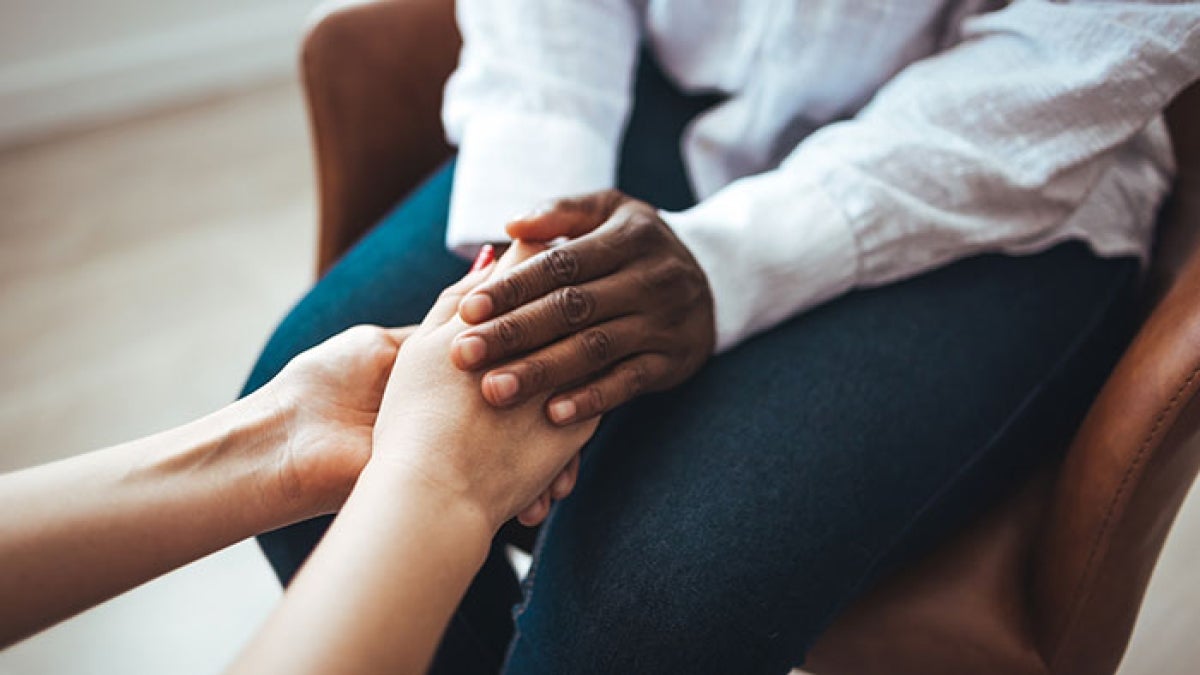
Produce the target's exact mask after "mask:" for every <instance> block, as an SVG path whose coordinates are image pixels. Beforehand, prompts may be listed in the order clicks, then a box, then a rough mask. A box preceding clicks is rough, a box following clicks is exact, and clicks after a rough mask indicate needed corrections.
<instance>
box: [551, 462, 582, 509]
mask: <svg viewBox="0 0 1200 675" xmlns="http://www.w3.org/2000/svg"><path fill="white" fill-rule="evenodd" d="M578 479H579V455H578V454H576V455H575V456H574V457H572V458H571V463H570V464H568V465H567V468H565V469H563V470H562V473H560V474H558V477H557V478H555V479H554V482H553V483H551V484H550V498H551V499H553V500H555V501H561V500H563V499H566V498H567V496H568V495H570V494H571V490H574V489H575V481H576V480H578Z"/></svg>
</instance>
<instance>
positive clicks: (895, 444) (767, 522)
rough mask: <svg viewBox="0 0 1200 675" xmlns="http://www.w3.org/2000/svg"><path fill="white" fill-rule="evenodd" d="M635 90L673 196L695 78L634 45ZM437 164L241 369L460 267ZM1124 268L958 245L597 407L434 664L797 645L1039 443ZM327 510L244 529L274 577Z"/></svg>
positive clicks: (415, 295)
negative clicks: (527, 557)
mask: <svg viewBox="0 0 1200 675" xmlns="http://www.w3.org/2000/svg"><path fill="white" fill-rule="evenodd" d="M636 100H637V104H636V109H635V112H634V116H633V120H632V121H631V125H630V128H629V131H628V132H627V134H626V142H625V146H624V150H623V159H622V168H621V171H620V184H621V186H622V188H623V189H625V190H626V191H627V192H630V193H632V194H634V195H635V196H639V197H642V198H644V199H647V200H648V201H650V202H652V203H654V204H656V205H659V206H661V207H664V208H680V207H683V206H686V205H687V204H688V203H689V202H690V201H691V199H692V198H691V195H690V193H689V191H688V188H687V185H686V180H685V179H684V173H683V168H682V165H681V163H680V159H679V153H678V137H679V133H680V130H681V129H682V127H683V124H684V123H685V122H686V121H687V119H689V118H690V117H691V116H692V115H694V114H695V113H696V112H697V111H698V110H700V109H702V108H703V107H704V106H706V105H708V104H709V103H711V100H705V99H702V98H686V97H682V96H680V95H679V94H678V93H677V92H675V91H674V90H673V89H672V88H671V87H670V86H669V85H668V84H667V83H666V82H665V81H664V80H663V79H662V78H661V76H660V75H659V74H658V73H657V71H655V70H654V69H653V68H652V67H650V66H648V65H645V64H644V65H643V67H642V69H641V72H640V74H639V80H638V88H637V92H636ZM452 172H453V164H451V165H448V166H446V167H445V168H443V169H442V170H440V171H439V172H438V173H437V174H436V175H434V176H433V177H432V178H431V179H430V180H429V181H428V182H427V183H426V184H425V185H424V186H423V187H421V188H420V189H419V190H417V191H416V192H415V193H414V194H413V195H412V196H411V197H410V198H408V199H407V200H406V201H405V202H404V203H402V204H401V205H399V206H398V207H397V208H396V209H395V210H394V211H393V212H392V213H391V214H390V215H388V216H387V217H386V218H385V219H384V220H383V222H381V223H380V224H379V226H378V227H377V228H375V229H374V230H373V231H372V232H371V233H370V234H369V235H368V236H367V237H366V238H365V239H364V240H363V241H362V242H361V243H360V244H359V245H358V246H356V247H355V248H354V249H353V250H352V251H350V252H349V253H348V254H347V255H346V257H345V258H344V259H343V260H342V261H341V262H340V263H339V264H338V265H337V266H336V267H335V268H334V269H333V270H331V271H330V273H329V274H328V275H327V276H326V277H325V278H324V279H322V280H321V281H320V282H319V283H318V284H317V285H316V286H315V287H314V288H313V289H312V291H311V292H310V293H309V294H308V295H307V296H306V297H305V298H304V299H303V300H301V301H300V303H299V304H298V305H297V306H296V307H295V309H293V310H292V312H291V313H290V314H289V315H288V316H287V318H286V319H284V321H283V322H282V323H281V324H280V326H279V328H278V330H277V331H276V332H275V334H274V335H273V336H272V337H271V339H270V341H269V343H268V344H267V346H266V349H265V350H264V351H263V354H262V357H261V358H260V360H259V362H258V364H257V365H256V367H255V368H254V371H253V374H252V375H251V376H250V379H249V382H248V383H247V385H246V389H247V391H250V390H252V389H254V388H256V387H258V386H261V385H262V384H263V383H264V382H265V381H267V380H268V379H270V378H271V377H272V376H274V375H275V373H276V372H278V371H279V369H280V368H282V366H283V365H284V364H285V363H286V362H287V361H288V360H289V359H290V358H291V357H292V356H294V355H295V354H297V353H298V352H300V351H302V350H304V349H306V348H308V347H310V346H312V345H314V344H316V343H318V342H320V341H321V340H323V339H325V338H327V337H329V336H330V335H333V334H334V333H336V332H338V331H341V330H342V329H344V328H346V327H348V326H351V325H354V324H356V323H362V322H372V323H378V324H386V325H400V324H409V323H415V322H417V321H419V320H420V319H421V317H422V316H423V314H424V313H425V310H426V309H427V308H428V306H429V305H430V303H431V302H432V300H433V299H434V298H435V297H436V295H437V293H438V291H439V290H440V289H441V288H443V287H444V286H446V285H447V284H449V283H451V282H452V281H454V280H455V279H456V278H458V277H459V276H460V275H461V274H462V273H463V271H464V270H465V268H466V264H465V263H464V262H463V261H461V260H458V259H457V258H455V257H453V256H451V255H450V254H448V253H446V251H445V250H444V247H443V243H442V239H443V235H444V230H445V223H446V211H447V202H448V197H449V193H450V185H451V178H452ZM1136 280H1137V266H1136V263H1135V262H1134V261H1132V260H1127V259H1125V260H1104V259H1100V258H1097V257H1096V256H1094V255H1093V254H1092V253H1091V252H1090V251H1089V250H1088V249H1087V248H1086V247H1085V246H1083V245H1081V244H1078V243H1067V244H1062V245H1060V246H1057V247H1055V248H1053V249H1051V250H1049V251H1046V252H1044V253H1040V254H1037V255H1030V256H1025V257H1009V256H1004V255H983V256H979V257H975V258H971V259H968V260H963V261H960V262H957V263H955V264H952V265H950V266H948V267H945V268H943V269H940V270H937V271H934V272H931V273H928V274H925V275H922V276H919V277H917V278H913V279H910V280H907V281H904V282H901V283H897V284H893V285H890V286H887V287H884V288H877V289H872V290H865V291H857V292H854V293H851V294H849V295H846V296H844V297H842V298H839V299H837V300H835V301H833V302H830V303H828V304H827V305H825V306H823V307H821V308H818V309H816V310H814V311H810V312H808V313H806V314H804V315H803V316H799V317H797V318H794V319H792V320H791V321H788V322H786V323H784V324H782V325H780V326H778V327H776V328H775V329H773V330H771V331H770V332H768V333H766V334H764V335H761V336H759V337H757V338H755V339H752V340H750V341H748V342H746V343H745V344H743V345H741V346H739V347H737V348H736V349H734V350H732V351H730V352H729V353H727V354H724V355H721V356H719V357H716V358H713V359H712V360H711V361H710V362H709V363H708V365H707V366H706V367H705V368H704V369H703V370H701V371H700V372H699V373H698V374H697V375H696V376H695V377H694V378H692V379H691V380H690V381H688V382H687V383H685V384H683V385H682V386H680V387H678V388H676V389H675V390H673V391H670V392H666V393H662V394H657V395H653V396H646V397H643V398H641V399H639V400H637V401H635V402H634V403H632V404H630V405H628V406H626V407H624V408H623V409H621V410H619V411H617V412H615V413H613V414H612V415H610V416H608V417H607V418H606V419H605V420H604V422H603V424H602V425H601V427H600V430H599V431H598V432H597V434H596V436H595V438H594V439H593V440H592V441H591V443H590V444H589V445H588V446H587V448H586V449H585V453H584V461H583V464H582V467H581V470H580V478H579V484H578V486H577V488H576V490H575V493H574V494H573V495H572V496H571V497H570V498H568V499H567V500H565V501H564V502H562V503H561V504H559V505H558V506H556V507H555V508H554V510H553V511H552V513H551V515H550V517H549V519H548V521H547V522H546V524H545V525H544V527H543V529H542V533H541V536H540V538H539V541H538V546H537V548H536V551H535V562H534V566H533V569H532V570H531V572H530V574H529V577H528V578H527V580H526V582H525V587H524V589H523V593H522V592H521V591H520V590H519V589H518V587H517V582H516V579H515V577H514V575H513V572H512V570H511V568H510V567H509V565H508V563H507V561H506V560H505V559H504V556H503V555H502V553H501V551H500V549H499V547H498V546H497V548H496V549H494V551H493V555H492V556H491V557H490V558H489V560H488V562H487V563H486V564H485V566H484V568H483V569H482V571H481V572H480V574H479V576H478V577H477V578H476V580H475V582H474V583H473V584H472V586H471V589H470V590H469V592H468V594H467V597H466V598H465V599H464V600H463V603H462V605H461V607H460V610H459V612H458V614H457V615H456V616H455V618H454V620H453V622H452V624H451V626H450V627H449V629H448V631H447V633H446V637H445V638H444V640H443V643H442V646H441V648H440V650H439V652H438V656H437V660H436V663H435V666H434V670H435V672H447V673H451V672H453V673H458V672H494V671H496V670H498V669H500V668H501V666H502V665H503V666H504V667H505V668H506V669H507V670H508V671H509V672H513V673H526V672H539V673H540V672H544V673H637V672H646V673H675V672H687V673H693V674H694V673H735V672H736V673H756V672H757V673H767V672H770V673H780V672H784V671H785V670H786V669H787V668H789V667H790V666H792V665H797V664H800V663H802V661H803V658H804V654H805V652H806V650H807V649H808V647H809V646H810V645H811V644H812V643H813V641H814V640H815V639H816V638H817V637H818V636H819V635H820V633H821V631H822V630H823V629H824V628H825V627H826V626H827V625H828V624H829V623H830V622H831V621H832V620H833V619H834V617H836V616H837V614H838V612H839V610H841V609H843V608H844V607H846V605H847V603H849V602H850V601H852V600H853V599H854V598H855V597H857V596H858V595H860V594H861V593H862V592H864V591H865V590H867V589H868V588H869V587H870V585H871V584H872V582H874V581H875V580H877V579H878V578H879V577H880V576H881V575H883V574H886V573H887V572H888V571H890V570H892V569H894V568H896V567H897V566H898V565H901V564H903V563H905V562H906V561H909V560H911V559H912V558H913V557H914V556H916V555H918V554H920V553H921V552H922V551H923V550H925V549H927V548H928V547H929V546H931V545H933V544H935V543H936V542H938V541H940V540H942V539H944V538H945V537H946V536H948V535H949V534H951V533H952V532H953V531H954V530H955V529H957V528H959V527H961V526H963V525H964V524H965V523H967V522H969V520H970V519H971V518H972V517H973V516H974V515H976V514H978V513H979V512H980V511H981V510H982V509H984V508H985V507H987V506H988V505H989V504H990V503H992V502H994V501H995V500H996V499H997V498H998V497H999V496H1001V495H1002V494H1003V493H1004V492H1005V491H1007V490H1009V489H1011V488H1012V487H1013V486H1014V485H1015V484H1017V483H1019V482H1020V481H1021V480H1022V479H1023V478H1024V477H1026V476H1028V475H1029V473H1030V472H1031V470H1032V469H1033V468H1034V467H1036V466H1037V465H1038V464H1040V463H1042V462H1046V461H1050V460H1052V459H1053V457H1051V456H1050V453H1049V452H1048V450H1047V448H1055V447H1061V445H1062V443H1063V442H1064V441H1065V439H1067V438H1068V437H1069V435H1070V433H1071V431H1072V430H1073V428H1074V426H1075V425H1076V424H1077V422H1078V420H1079V418H1080V417H1081V415H1082V413H1083V411H1084V410H1085V409H1086V407H1087V405H1088V403H1089V402H1090V401H1091V399H1092V397H1093V396H1094V394H1095V392H1096V390H1097V388H1098V386H1099V384H1100V383H1101V382H1102V381H1103V378H1104V375H1105V374H1106V373H1107V371H1108V370H1109V368H1110V367H1111V365H1112V363H1113V361H1114V359H1115V357H1116V355H1117V354H1118V353H1119V351H1120V348H1121V347H1122V345H1123V344H1124V341H1125V339H1126V336H1127V333H1128V327H1129V318H1128V308H1129V305H1130V302H1129V301H1130V299H1131V296H1132V293H1133V289H1134V287H1135V285H1136ZM327 524H328V519H321V520H317V521H311V522H308V523H301V524H298V525H294V526H292V527H288V528H285V529H283V530H280V531H278V532H274V533H271V534H268V535H264V536H263V537H262V545H263V548H264V550H265V551H266V553H267V556H268V557H269V558H270V560H271V563H272V565H273V566H274V567H275V569H276V571H277V572H278V573H279V576H280V578H281V579H283V580H284V581H285V582H286V581H287V580H289V579H290V578H291V576H292V575H293V574H294V573H295V571H296V569H297V567H298V566H299V565H300V563H301V562H302V561H303V560H304V557H305V556H306V555H307V554H308V553H309V551H310V550H311V549H312V547H313V546H314V545H315V544H316V543H317V541H318V539H319V537H320V536H321V534H322V532H324V529H325V527H326V526H327ZM514 606H517V609H516V611H515V612H513V607H514ZM514 615H515V623H514V620H513V616H514Z"/></svg>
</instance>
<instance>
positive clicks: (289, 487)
mask: <svg viewBox="0 0 1200 675" xmlns="http://www.w3.org/2000/svg"><path fill="white" fill-rule="evenodd" d="M414 330H416V327H415V326H409V327H405V328H392V329H387V328H380V327H378V326H355V327H354V328H351V329H349V330H347V331H344V332H342V333H340V334H338V335H335V336H334V337H332V338H330V339H328V340H326V341H325V342H323V343H321V344H320V345H317V346H316V347H313V348H312V349H309V350H308V351H306V352H304V353H302V354H300V355H299V356H297V357H296V358H294V359H292V361H291V362H290V363H288V365H287V366H286V367H285V368H284V369H283V370H282V371H281V372H280V373H279V375H278V376H276V377H275V379H273V380H271V382H269V383H268V384H267V385H266V386H264V387H263V391H264V393H265V394H268V395H269V396H270V397H272V398H273V399H274V400H275V401H277V404H278V407H279V410H280V411H282V412H281V413H280V419H281V420H282V422H283V424H284V426H285V428H286V430H287V433H286V438H287V442H286V443H285V445H284V448H283V452H284V456H283V457H282V458H281V461H280V462H279V466H280V478H281V486H282V488H283V494H284V495H285V496H286V498H288V499H290V500H299V501H301V502H303V503H307V504H311V505H312V514H311V515H314V516H315V515H319V514H322V513H332V512H333V511H336V510H337V509H338V508H340V507H341V505H342V503H343V502H344V501H345V500H346V496H347V495H348V494H350V490H351V488H353V487H354V481H355V480H356V479H357V478H358V474H359V472H360V471H362V469H363V466H365V465H366V463H367V459H368V458H369V457H370V456H371V436H372V433H373V429H374V426H375V417H376V414H377V413H378V411H379V402H380V399H382V398H383V390H384V385H385V384H386V383H387V378H388V375H389V373H391V371H392V364H393V362H394V361H395V359H396V352H397V351H398V350H399V348H400V345H401V344H402V343H403V342H404V340H405V338H406V337H407V336H408V335H409V334H411V333H412V332H413V331H414Z"/></svg>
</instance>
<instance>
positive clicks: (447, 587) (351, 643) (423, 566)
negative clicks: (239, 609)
mask: <svg viewBox="0 0 1200 675" xmlns="http://www.w3.org/2000/svg"><path fill="white" fill-rule="evenodd" d="M379 468H380V467H378V466H370V465H369V466H368V467H367V469H366V470H365V471H364V472H363V474H362V476H361V478H360V479H359V482H358V484H357V485H356V486H355V488H354V490H353V492H352V493H351V495H350V498H349V499H348V500H347V502H346V505H345V507H344V508H343V509H342V511H341V513H340V514H339V515H338V517H337V519H336V520H335V521H334V523H333V525H332V527H331V528H330V530H329V532H328V533H327V534H326V535H325V538H324V539H323V540H322V542H321V544H320V546H318V547H317V550H316V551H315V552H314V553H313V555H312V557H311V558H310V559H309V561H308V562H307V563H306V564H305V566H304V568H303V569H301V571H300V574H299V576H298V577H297V578H296V580H295V582H294V583H293V584H292V586H291V587H290V588H289V589H288V592H287V594H286V595H285V597H284V600H283V602H282V604H281V605H280V606H279V607H278V608H277V609H276V611H275V613H274V614H273V615H272V616H271V618H270V619H269V620H268V622H267V624H266V626H265V627H264V628H263V629H262V631H261V632H260V633H259V635H258V636H257V637H256V638H255V639H254V640H253V641H252V642H251V644H250V645H249V646H248V647H247V649H246V650H245V651H244V652H243V654H242V655H241V657H240V658H239V659H238V661H237V663H236V664H235V665H234V666H233V668H232V671H233V672H244V673H261V672H287V673H327V672H354V673H370V672H379V673H417V672H423V671H424V670H425V669H426V668H427V667H428V665H429V663H430V661H431V659H432V657H433V653H434V650H435V648H436V646H437V644H438V641H439V639H440V638H441V635H442V633H443V631H444V629H445V626H446V624H447V623H448V622H449V620H450V617H451V615H452V613H453V612H454V608H455V607H456V606H457V604H458V601H459V599H460V598H461V597H462V595H463V594H464V593H465V592H466V589H467V586H468V585H469V584H470V582H471V579H472V578H473V577H474V575H475V573H476V572H477V571H478V570H479V567H480V566H481V565H482V564H483V561H484V559H485V558H486V556H487V551H488V546H489V543H490V540H491V537H492V535H493V534H494V529H495V528H494V526H493V524H492V523H490V521H489V520H488V518H487V517H486V516H485V515H484V514H483V513H482V512H481V511H478V510H475V509H472V508H471V507H470V506H469V505H468V503H467V502H466V500H463V499H456V498H452V497H450V496H447V495H446V494H445V493H444V492H442V491H439V490H436V489H432V488H431V486H430V485H429V483H427V482H425V481H423V480H421V479H419V478H418V479H413V478H404V477H401V476H400V474H399V472H396V471H395V469H394V468H387V469H385V470H382V471H380V470H378V469H379Z"/></svg>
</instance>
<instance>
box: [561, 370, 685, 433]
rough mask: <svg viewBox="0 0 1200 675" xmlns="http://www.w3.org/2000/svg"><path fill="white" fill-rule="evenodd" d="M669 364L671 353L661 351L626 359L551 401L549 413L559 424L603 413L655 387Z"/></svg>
mask: <svg viewBox="0 0 1200 675" xmlns="http://www.w3.org/2000/svg"><path fill="white" fill-rule="evenodd" d="M669 366H670V363H669V362H668V359H667V357H666V356H663V355H662V354H657V353H649V354H639V355H637V356H634V357H633V358H629V359H626V360H624V361H622V362H620V363H618V364H617V365H615V366H613V369H612V370H611V371H609V372H608V373H605V374H604V375H603V376H601V377H600V378H599V379H597V380H596V381H594V382H591V383H589V384H586V385H583V386H581V387H577V388H576V389H574V390H572V391H568V392H565V393H563V394H560V395H558V396H555V397H554V398H552V399H550V400H549V401H547V403H546V415H547V416H548V417H549V418H550V421H551V422H554V423H555V424H558V425H567V424H571V423H573V422H578V421H580V420H586V419H589V418H591V417H595V416H596V415H601V414H603V413H606V412H608V411H610V410H612V409H613V408H616V407H617V406H619V405H621V404H623V403H626V402H628V401H630V400H632V399H634V398H636V397H637V396H639V395H640V394H643V393H645V392H647V391H652V390H653V389H655V388H656V383H657V382H659V381H661V380H662V379H663V378H664V377H666V375H667V373H668V372H669Z"/></svg>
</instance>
